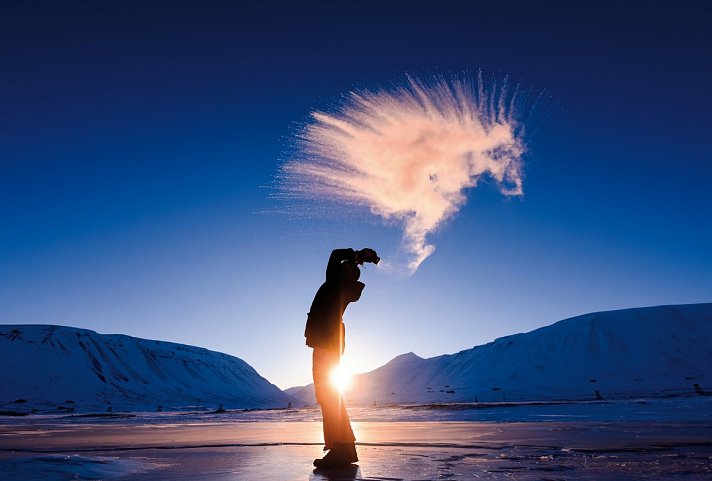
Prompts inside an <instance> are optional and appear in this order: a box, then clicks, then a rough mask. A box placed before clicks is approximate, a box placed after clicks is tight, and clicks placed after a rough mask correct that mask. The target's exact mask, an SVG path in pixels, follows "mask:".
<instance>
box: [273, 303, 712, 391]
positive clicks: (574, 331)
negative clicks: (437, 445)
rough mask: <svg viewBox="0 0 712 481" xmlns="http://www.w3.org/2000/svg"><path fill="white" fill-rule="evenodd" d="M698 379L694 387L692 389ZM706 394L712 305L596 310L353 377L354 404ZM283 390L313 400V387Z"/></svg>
mask: <svg viewBox="0 0 712 481" xmlns="http://www.w3.org/2000/svg"><path fill="white" fill-rule="evenodd" d="M695 384H697V386H695ZM704 391H708V392H709V391H712V304H690V305H679V306H658V307H647V308H638V309H626V310H620V311H608V312H597V313H592V314H586V315H583V316H578V317H574V318H571V319H566V320H563V321H560V322H557V323H555V324H553V325H551V326H547V327H543V328H540V329H537V330H535V331H532V332H528V333H526V334H516V335H513V336H507V337H503V338H500V339H497V340H495V341H494V342H491V343H489V344H485V345H483V346H477V347H474V348H472V349H468V350H466V351H462V352H459V353H457V354H452V355H444V356H438V357H433V358H430V359H422V358H420V357H418V356H416V355H415V354H413V353H408V354H403V355H401V356H398V357H396V358H395V359H393V360H392V361H390V362H389V363H388V364H386V365H385V366H382V367H380V368H378V369H376V370H374V371H372V372H369V373H366V374H361V375H359V376H356V378H355V379H354V383H353V386H352V388H351V389H350V391H349V392H348V393H347V395H346V398H347V401H348V402H349V403H351V405H370V404H372V403H374V402H376V403H379V404H380V403H422V402H474V401H476V400H477V401H480V402H485V401H487V402H494V401H505V400H506V401H530V400H532V401H533V400H566V399H596V398H597V397H598V396H600V397H601V398H603V399H611V398H620V397H633V396H646V397H648V396H665V395H697V394H701V393H703V392H704ZM286 392H287V393H288V394H291V395H292V396H295V397H297V398H300V399H303V400H305V401H307V402H309V403H313V402H314V398H313V396H314V394H313V392H314V391H313V387H312V386H311V385H310V386H306V387H297V388H291V389H288V390H287V391H286Z"/></svg>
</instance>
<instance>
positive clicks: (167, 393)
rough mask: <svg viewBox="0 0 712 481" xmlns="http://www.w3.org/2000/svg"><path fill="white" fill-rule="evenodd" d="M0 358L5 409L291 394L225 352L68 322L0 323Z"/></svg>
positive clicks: (237, 401)
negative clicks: (65, 324)
mask: <svg viewBox="0 0 712 481" xmlns="http://www.w3.org/2000/svg"><path fill="white" fill-rule="evenodd" d="M0 362H1V363H2V365H3V366H4V367H5V369H3V370H0V410H6V411H18V410H19V411H23V412H27V411H30V412H31V411H32V410H34V411H36V412H52V411H62V410H65V411H68V412H92V411H96V412H103V411H107V410H110V411H156V410H176V409H177V410H181V409H187V408H191V407H192V408H196V407H200V406H204V407H207V408H213V409H215V408H218V407H219V406H220V405H223V407H224V408H226V409H227V408H274V407H286V406H287V405H289V403H290V402H292V401H294V399H292V398H291V397H289V396H288V395H286V394H285V393H283V392H282V391H281V390H280V389H279V388H278V387H277V386H275V385H273V384H271V383H269V381H267V380H266V379H265V378H263V377H262V376H260V375H259V373H257V371H255V369H254V368H252V366H250V365H249V364H247V363H246V362H245V361H243V360H242V359H240V358H237V357H235V356H231V355H229V354H224V353H220V352H216V351H210V350H208V349H205V348H202V347H197V346H190V345H187V344H179V343H174V342H167V341H159V340H152V339H142V338H138V337H133V336H128V335H125V334H99V333H97V332H95V331H92V330H90V329H82V328H75V327H68V326H59V325H52V324H26V325H0ZM18 401H19V402H18Z"/></svg>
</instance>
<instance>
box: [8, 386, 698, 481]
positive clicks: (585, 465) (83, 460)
mask: <svg viewBox="0 0 712 481" xmlns="http://www.w3.org/2000/svg"><path fill="white" fill-rule="evenodd" d="M710 407H712V399H711V398H709V397H699V398H687V399H671V400H654V401H651V400H648V401H638V402H619V403H607V404H602V403H597V404H583V405H582V404H571V405H564V404H547V405H515V406H511V405H510V406H501V405H500V406H488V407H480V408H477V409H473V408H472V407H468V406H463V405H459V406H449V407H444V406H438V407H425V406H421V407H408V408H403V407H390V408H382V409H372V410H354V412H353V414H354V418H355V419H358V421H355V422H354V429H355V431H356V434H357V437H358V440H359V446H358V450H359V456H360V458H361V461H360V462H359V463H358V466H354V467H353V468H350V469H342V470H336V471H330V472H314V470H313V468H312V467H311V461H312V460H313V459H314V458H315V457H318V456H320V455H321V444H320V442H321V424H320V423H319V422H318V421H317V420H316V413H315V412H314V411H310V410H295V411H249V412H240V413H225V414H219V415H216V414H165V413H160V414H137V415H133V416H131V417H118V416H117V417H66V416H63V417H59V416H54V417H53V416H34V417H25V418H0V479H2V480H3V481H4V480H21V481H35V480H42V481H59V480H90V479H91V480H94V479H107V480H113V479H116V480H119V481H143V480H157V481H163V480H166V481H167V480H199V481H228V480H305V479H306V480H319V481H324V480H330V481H335V480H357V479H363V480H447V479H452V480H459V479H463V480H465V479H517V480H527V481H528V480H611V481H613V480H616V481H617V480H622V481H626V480H638V479H646V480H669V479H683V480H710V479H712V417H711V414H710V413H711V412H712V409H710ZM386 418H389V419H386ZM533 420H538V421H533ZM542 420H545V421H543V422H542ZM493 421H495V422H493Z"/></svg>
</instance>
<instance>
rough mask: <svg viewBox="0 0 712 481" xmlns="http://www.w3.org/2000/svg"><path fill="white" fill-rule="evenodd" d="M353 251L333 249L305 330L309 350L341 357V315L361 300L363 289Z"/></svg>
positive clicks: (343, 335)
mask: <svg viewBox="0 0 712 481" xmlns="http://www.w3.org/2000/svg"><path fill="white" fill-rule="evenodd" d="M355 261H356V253H355V251H354V250H353V249H335V250H334V251H333V252H332V253H331V256H330V257H329V263H328V265H327V266H326V282H324V283H323V284H322V285H321V287H320V288H319V290H318V291H317V293H316V295H315V296H314V301H312V305H311V309H309V314H307V325H306V329H305V331H304V336H305V337H306V343H307V345H308V346H309V347H321V348H325V349H328V350H330V351H332V352H335V353H339V354H342V353H343V351H344V346H345V328H344V323H343V315H344V311H345V310H346V306H348V305H349V303H351V302H356V301H358V300H359V298H360V297H361V291H363V288H364V287H365V284H364V283H363V282H359V280H358V279H359V277H360V275H361V271H360V270H359V268H358V265H357V264H356V262H355Z"/></svg>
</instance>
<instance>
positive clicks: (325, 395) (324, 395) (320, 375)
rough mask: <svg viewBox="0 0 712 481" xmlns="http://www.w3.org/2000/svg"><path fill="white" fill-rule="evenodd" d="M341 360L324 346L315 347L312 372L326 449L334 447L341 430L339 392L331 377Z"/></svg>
mask: <svg viewBox="0 0 712 481" xmlns="http://www.w3.org/2000/svg"><path fill="white" fill-rule="evenodd" d="M338 362H339V359H338V356H334V354H332V353H331V352H329V351H328V350H326V349H322V348H318V347H316V348H314V354H313V356H312V373H313V375H314V393H315V395H316V402H317V403H318V404H319V407H321V416H322V420H323V423H322V424H323V429H324V446H325V448H326V449H332V448H333V447H334V442H335V438H337V437H338V431H339V424H338V420H339V417H340V416H339V412H338V392H337V391H336V389H335V388H334V387H333V386H332V385H331V382H330V379H329V377H330V376H331V371H332V370H333V369H334V368H335V367H336V366H337V364H338Z"/></svg>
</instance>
